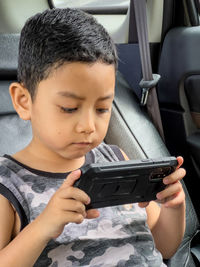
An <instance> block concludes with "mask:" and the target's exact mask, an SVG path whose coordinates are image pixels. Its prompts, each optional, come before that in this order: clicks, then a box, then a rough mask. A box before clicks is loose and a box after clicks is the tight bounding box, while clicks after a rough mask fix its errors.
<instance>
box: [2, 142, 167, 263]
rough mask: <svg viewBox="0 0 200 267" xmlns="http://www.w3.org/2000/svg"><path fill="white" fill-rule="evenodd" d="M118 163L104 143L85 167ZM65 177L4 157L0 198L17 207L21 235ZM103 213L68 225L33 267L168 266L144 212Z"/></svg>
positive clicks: (117, 152) (109, 209)
mask: <svg viewBox="0 0 200 267" xmlns="http://www.w3.org/2000/svg"><path fill="white" fill-rule="evenodd" d="M119 160H123V156H122V154H121V152H120V150H119V149H118V148H117V147H116V146H110V145H106V144H104V143H102V144H101V145H99V146H98V147H96V148H95V149H93V150H92V151H90V152H89V153H88V154H87V155H86V159H85V164H89V163H98V162H109V161H119ZM66 175H68V173H49V172H44V171H39V170H35V169H32V168H30V167H27V166H25V165H23V164H21V163H20V162H17V161H16V160H15V159H13V158H12V157H10V156H8V155H4V157H0V194H2V195H4V196H5V197H6V198H7V199H8V200H9V201H10V202H11V203H12V204H13V205H14V206H15V208H16V210H17V212H18V214H19V216H20V219H21V225H22V226H21V229H22V228H23V227H25V226H26V225H27V224H28V223H29V222H31V221H33V220H34V219H35V218H36V217H37V216H38V215H39V214H40V213H41V212H42V211H43V209H44V208H45V206H46V205H47V203H48V201H49V199H50V198H51V196H52V195H53V194H54V193H55V191H56V190H57V189H58V188H59V187H60V186H61V184H62V183H63V180H64V179H65V178H66ZM99 211H100V217H99V218H97V219H92V220H88V219H85V220H84V221H83V222H82V223H81V224H74V223H70V224H68V225H66V226H65V228H64V231H63V232H62V234H61V235H60V236H59V237H58V238H56V239H53V240H51V241H50V242H49V243H48V245H47V246H46V248H45V249H44V250H43V252H42V253H41V255H40V256H39V258H38V260H37V262H36V263H35V265H34V266H35V267H40V266H41V267H46V266H52V267H68V266H92V267H100V266H102V267H112V266H119V267H122V266H130V267H133V266H134V267H137V266H138V267H141V266H143V267H145V266H148V267H149V266H152V267H160V266H166V265H165V264H164V263H163V260H162V256H161V254H160V252H159V251H158V250H157V249H156V248H155V244H154V240H153V237H152V234H151V232H150V230H149V228H148V226H147V223H146V219H147V215H146V211H145V209H141V208H139V207H138V205H137V204H130V205H123V206H114V207H106V208H102V209H99Z"/></svg>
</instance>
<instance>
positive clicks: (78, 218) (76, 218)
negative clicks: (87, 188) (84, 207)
mask: <svg viewBox="0 0 200 267" xmlns="http://www.w3.org/2000/svg"><path fill="white" fill-rule="evenodd" d="M84 219H85V217H84V216H83V215H82V214H81V213H77V212H73V211H69V212H67V213H66V214H65V215H64V216H63V223H64V224H66V223H68V222H70V223H77V224H80V223H82V222H83V221H84Z"/></svg>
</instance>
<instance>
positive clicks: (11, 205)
mask: <svg viewBox="0 0 200 267" xmlns="http://www.w3.org/2000/svg"><path fill="white" fill-rule="evenodd" d="M116 65H117V54H116V50H115V46H114V44H113V41H112V40H111V38H110V37H109V35H108V34H107V32H106V31H105V30H104V28H103V27H102V26H101V25H99V24H98V23H97V22H96V21H95V20H94V19H93V18H92V17H91V16H89V15H87V14H85V13H84V12H81V11H78V10H73V9H54V10H48V11H45V12H43V13H41V14H37V15H35V16H34V17H32V18H30V19H29V20H28V21H27V23H26V24H25V26H24V28H23V30H22V33H21V39H20V47H19V65H18V83H13V84H12V85H11V86H10V94H11V97H12V101H13V105H14V107H15V109H16V111H17V112H18V114H19V116H20V117H21V118H22V119H23V120H30V121H31V124H32V131H33V138H32V141H31V142H30V144H29V145H28V146H27V147H25V148H24V149H23V150H21V151H19V152H17V153H16V154H14V155H12V156H9V155H4V157H1V161H0V162H1V165H0V183H1V188H3V190H1V194H0V218H1V220H0V259H1V261H0V266H3V267H12V266H15V267H16V266H23V267H25V266H33V265H34V266H154V267H155V266H165V265H164V263H163V261H162V256H161V253H162V255H163V257H164V258H169V257H171V256H172V255H173V254H174V253H175V251H176V249H177V247H178V246H179V244H180V242H181V240H182V237H183V234H184V228H185V217H184V216H185V201H184V192H183V189H182V186H181V184H180V182H179V180H180V179H182V178H183V176H184V175H185V171H184V169H182V168H179V169H177V170H176V171H175V172H174V173H173V174H171V175H170V176H168V177H166V178H165V180H164V183H165V184H167V185H168V186H167V188H166V189H165V190H164V191H162V192H160V193H158V195H157V198H158V200H160V201H161V202H163V204H162V205H161V208H160V207H159V206H158V205H157V204H156V203H155V202H153V201H152V202H150V203H140V204H139V206H140V207H139V206H138V205H137V204H133V205H125V206H116V207H108V208H102V209H99V211H97V210H88V211H86V209H85V204H88V203H89V202H90V198H89V196H88V195H87V194H86V193H85V192H83V191H81V190H80V189H78V188H74V187H73V184H74V182H75V181H76V180H77V179H78V178H79V177H80V170H79V168H80V167H81V166H82V165H83V164H87V163H92V162H106V161H118V160H123V159H126V160H127V159H128V158H127V156H126V155H125V153H124V152H121V151H120V149H118V148H117V147H116V146H109V145H105V144H103V143H102V141H103V139H104V137H105V135H106V131H107V128H108V124H109V119H110V114H111V106H112V101H113V98H114V86H115V69H116ZM178 161H179V167H180V165H181V164H182V161H183V160H182V158H181V157H179V158H178ZM66 177H67V179H65V178H66ZM141 207H146V209H142V208H141ZM146 221H147V223H148V226H147V223H146ZM149 229H150V230H151V231H150V230H149ZM152 235H153V236H152ZM154 242H155V243H154ZM155 246H156V247H155ZM160 252H161V253H160Z"/></svg>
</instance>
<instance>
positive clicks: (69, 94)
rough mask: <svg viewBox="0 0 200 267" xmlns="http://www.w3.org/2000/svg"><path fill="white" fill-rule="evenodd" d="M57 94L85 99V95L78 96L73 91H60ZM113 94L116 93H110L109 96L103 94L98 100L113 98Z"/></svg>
mask: <svg viewBox="0 0 200 267" xmlns="http://www.w3.org/2000/svg"><path fill="white" fill-rule="evenodd" d="M57 94H58V95H60V96H64V97H69V98H74V99H78V100H85V97H81V96H78V95H76V94H74V93H71V92H66V91H60V92H58V93H57ZM113 96H114V94H109V95H107V96H103V97H100V98H98V101H104V100H107V99H111V98H113Z"/></svg>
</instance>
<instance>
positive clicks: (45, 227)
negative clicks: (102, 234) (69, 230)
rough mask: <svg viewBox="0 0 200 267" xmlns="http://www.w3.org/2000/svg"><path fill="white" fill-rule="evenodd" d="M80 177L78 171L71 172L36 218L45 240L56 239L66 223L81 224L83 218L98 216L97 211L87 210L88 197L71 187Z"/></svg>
mask: <svg viewBox="0 0 200 267" xmlns="http://www.w3.org/2000/svg"><path fill="white" fill-rule="evenodd" d="M80 175H81V171H80V170H75V171H73V172H71V173H70V174H69V175H68V176H67V179H66V180H65V181H64V183H63V184H62V185H61V187H60V188H59V189H58V190H57V191H56V192H55V194H54V195H53V196H52V197H51V199H50V201H49V203H48V204H47V206H46V208H45V209H44V211H43V212H42V213H41V214H40V215H39V216H38V217H37V218H36V221H37V223H39V227H40V228H41V233H42V234H44V235H45V238H46V239H47V240H50V239H52V238H56V237H58V236H59V235H60V234H61V233H62V231H63V229H64V226H65V225H66V224H68V223H71V222H73V223H81V222H82V221H83V220H84V219H85V218H87V219H93V218H97V217H98V216H99V212H98V211H97V210H92V209H91V210H87V211H86V209H85V205H87V204H89V203H90V198H89V196H88V195H87V194H86V193H85V192H84V191H82V190H80V189H78V188H75V187H73V184H74V183H75V181H76V180H77V179H79V177H80Z"/></svg>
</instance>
